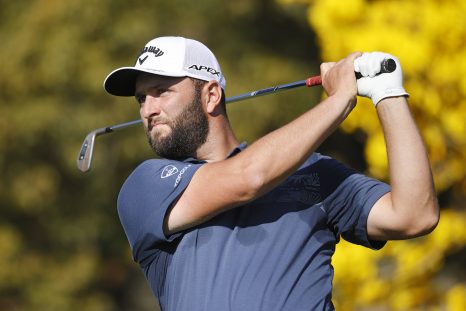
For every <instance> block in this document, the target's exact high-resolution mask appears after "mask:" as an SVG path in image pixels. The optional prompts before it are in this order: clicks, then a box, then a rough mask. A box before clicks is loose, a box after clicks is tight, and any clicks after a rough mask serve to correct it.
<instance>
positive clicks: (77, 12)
mask: <svg viewBox="0 0 466 311" xmlns="http://www.w3.org/2000/svg"><path fill="white" fill-rule="evenodd" d="M0 3H1V10H0V25H1V27H0V39H1V42H2V49H0V68H2V75H1V76H0V89H1V92H0V103H1V104H0V169H1V172H2V175H1V179H0V205H1V213H2V216H1V218H0V251H1V253H2V255H1V256H0V309H1V310H119V309H120V310H123V309H131V310H134V309H141V310H143V309H154V306H155V305H156V303H155V300H154V299H153V298H152V297H151V294H150V291H149V289H148V287H147V285H146V284H144V281H143V280H142V274H141V273H140V271H139V269H138V267H137V266H136V264H134V263H132V262H131V255H130V250H129V247H128V244H127V241H126V238H125V236H124V233H123V230H122V228H121V226H120V223H119V220H118V215H117V213H116V208H115V206H116V204H115V202H116V197H117V194H118V190H119V187H120V185H121V184H122V182H123V181H124V179H125V177H126V176H127V175H128V174H129V173H130V172H131V170H132V169H133V168H134V167H135V166H136V165H137V164H138V163H139V162H141V161H142V160H144V159H147V158H149V157H153V156H154V155H153V154H152V152H151V151H150V150H149V148H148V146H147V144H146V141H145V136H144V135H143V133H142V130H141V129H140V128H133V129H128V130H125V131H122V132H119V133H118V134H113V135H107V136H105V137H101V138H98V139H97V143H96V147H95V157H94V165H93V170H92V171H91V172H90V173H88V174H82V173H80V172H79V171H78V170H77V169H76V156H77V152H78V150H79V148H80V145H81V143H82V140H83V139H84V137H85V135H86V134H87V133H88V132H90V131H91V130H93V129H95V128H100V127H103V126H107V125H112V124H118V123H121V122H125V121H129V120H133V119H137V118H138V117H139V116H138V111H137V108H136V105H135V104H134V103H133V102H134V100H133V99H132V98H114V97H111V96H109V95H107V94H106V93H105V92H104V91H103V89H102V82H103V79H104V78H105V76H106V75H107V74H108V73H109V72H110V71H111V70H113V69H114V68H116V67H119V66H126V65H132V64H133V61H134V59H135V56H136V54H137V53H138V51H139V49H140V48H142V46H143V45H144V44H145V43H146V42H147V41H149V40H150V39H152V38H153V37H156V36H160V35H183V36H188V37H193V38H196V39H198V40H201V41H203V42H205V43H206V44H207V45H208V46H209V47H211V48H212V50H213V51H215V53H216V54H217V56H218V58H219V60H220V61H221V63H222V67H223V70H224V72H225V74H226V77H227V84H228V87H227V93H228V95H236V94H239V93H244V92H247V91H251V90H254V89H259V88H263V87H268V86H271V85H275V84H281V83H287V82H292V81H296V80H301V79H304V78H306V77H307V76H308V75H311V74H314V73H316V69H315V68H316V67H315V64H316V63H315V62H314V61H315V59H314V56H315V52H316V51H315V49H314V47H313V44H312V40H310V38H312V33H311V31H310V30H309V28H308V26H307V25H306V22H305V20H304V16H303V15H302V14H299V13H300V12H299V11H297V10H283V9H280V8H278V7H277V6H276V5H275V4H274V2H271V1H265V0H264V1H248V0H238V1H222V2H219V1H213V0H207V1H202V2H195V1H186V0H181V1H163V0H158V1H151V2H148V1H123V0H112V1H111V0H99V1H97V0H94V1H92V0H87V1H85V0H81V1H58V0H29V1H0ZM319 96H320V91H319V89H318V88H317V89H313V90H305V89H302V90H296V91H290V92H288V93H283V94H279V95H276V96H270V97H263V98H259V99H257V100H254V102H252V101H249V102H244V103H237V104H234V105H232V106H231V107H229V113H230V116H231V119H232V122H233V124H234V127H235V128H236V129H237V133H238V136H239V137H240V138H241V139H245V140H248V141H253V140H254V139H256V138H257V137H258V136H260V135H262V134H264V133H265V132H267V131H269V130H271V129H273V128H276V127H277V126H280V125H281V124H283V123H284V122H286V121H288V120H290V119H291V118H293V117H295V116H296V115H298V114H299V113H300V112H301V111H304V110H305V109H307V108H308V107H310V106H312V104H313V103H315V102H316V100H317V99H318V97H319ZM141 284H142V285H141Z"/></svg>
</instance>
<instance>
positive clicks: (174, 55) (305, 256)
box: [104, 37, 439, 310]
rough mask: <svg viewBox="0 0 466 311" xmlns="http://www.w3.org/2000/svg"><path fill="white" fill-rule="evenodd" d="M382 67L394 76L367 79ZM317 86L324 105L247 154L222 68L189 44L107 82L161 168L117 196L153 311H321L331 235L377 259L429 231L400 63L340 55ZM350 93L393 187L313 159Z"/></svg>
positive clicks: (418, 143) (431, 216) (156, 47)
mask: <svg viewBox="0 0 466 311" xmlns="http://www.w3.org/2000/svg"><path fill="white" fill-rule="evenodd" d="M384 58H393V59H394V60H395V61H396V63H397V68H396V70H395V71H394V72H392V73H385V74H379V75H378V74H377V73H379V71H380V64H381V62H382V60H383V59H384ZM355 69H356V71H358V72H360V73H361V74H362V76H363V78H361V79H359V80H357V81H356V78H355V73H354V71H355ZM321 76H322V81H323V83H322V85H323V87H324V89H325V91H326V93H327V95H328V97H327V98H326V99H325V100H323V101H322V102H321V103H320V104H318V105H316V106H315V107H314V108H312V109H311V110H309V111H307V112H306V113H304V114H303V115H301V116H299V117H298V118H297V119H296V120H294V121H292V122H290V123H289V124H287V125H285V126H283V127H282V128H279V129H277V130H275V131H273V132H271V133H269V134H268V135H266V136H264V137H262V138H260V139H258V140H257V141H256V142H254V143H253V144H251V145H250V146H248V147H246V144H244V143H243V144H240V143H239V141H238V140H237V138H236V137H235V135H234V133H233V131H232V129H231V127H230V123H229V121H228V118H227V113H226V110H225V105H224V98H225V96H224V90H225V85H226V83H225V78H224V76H223V74H222V71H221V69H220V66H219V64H218V62H217V60H216V58H215V56H214V55H213V54H212V52H211V51H210V50H209V49H208V48H207V47H206V46H204V45H203V44H202V43H200V42H197V41H194V40H190V39H185V38H181V37H161V38H156V39H154V40H152V41H150V42H149V43H147V45H146V46H145V47H144V48H143V49H142V51H141V53H140V55H139V56H138V57H137V60H136V65H135V67H124V68H120V69H117V70H115V71H113V72H112V73H111V74H110V75H109V76H108V77H107V78H106V80H105V83H104V87H105V89H106V90H107V91H108V92H109V93H111V94H113V95H117V96H135V97H136V100H137V102H138V103H139V105H140V114H141V118H142V120H143V122H144V126H145V129H146V132H147V137H148V140H149V143H150V145H151V146H152V148H153V149H154V151H155V152H156V153H157V154H158V155H159V156H161V157H162V158H164V159H151V160H148V161H146V162H144V163H142V164H141V165H140V166H139V167H138V168H136V169H135V171H134V172H133V173H132V174H131V175H130V176H129V177H128V179H127V180H126V182H125V183H124V185H123V187H122V189H121V192H120V195H119V197H118V212H119V216H120V220H121V222H122V224H123V227H124V229H125V232H126V235H127V237H128V240H129V243H130V245H131V248H132V254H133V258H134V260H135V261H136V262H138V263H139V265H140V266H141V268H142V270H143V272H144V274H145V276H146V278H147V279H148V281H149V284H150V286H151V288H152V290H153V292H154V294H155V295H156V296H157V298H158V300H159V303H160V305H161V308H162V310H332V309H333V305H332V302H331V286H332V276H333V269H332V267H331V257H332V254H333V252H334V250H335V244H336V243H337V242H338V240H339V238H340V236H343V237H344V238H345V239H347V240H348V241H351V242H353V243H357V244H361V245H364V246H366V247H369V248H373V249H379V248H381V247H382V246H383V245H384V243H385V241H387V240H390V239H407V238H412V237H416V236H420V235H423V234H426V233H428V232H430V231H431V230H433V228H434V227H435V226H436V224H437V222H438V217H439V216H438V215H439V212H438V205H437V202H436V196H435V192H434V187H433V181H432V177H431V171H430V167H429V162H428V158H427V154H426V151H425V148H424V145H423V143H422V139H421V137H420V135H419V132H418V130H417V128H416V126H415V124H414V122H413V119H412V117H411V115H410V112H409V108H408V106H407V101H406V96H407V93H406V92H405V90H404V89H403V86H402V71H401V66H400V64H399V62H398V60H397V59H396V58H394V57H393V56H391V55H388V54H384V53H380V52H375V53H364V54H361V53H352V54H350V55H349V56H347V57H346V58H344V59H342V60H340V61H339V62H337V63H323V64H322V65H321ZM357 94H359V95H361V96H366V97H370V98H371V99H372V100H373V102H374V104H375V105H376V110H377V113H378V116H379V119H380V122H381V124H382V127H383V130H384V133H385V138H386V142H387V152H388V159H389V165H390V180H391V187H389V186H388V185H386V184H384V183H382V182H380V181H377V180H374V179H371V178H368V177H366V176H363V175H362V174H360V173H358V172H356V171H354V170H352V169H350V168H347V167H345V166H344V165H342V164H341V163H339V162H337V161H336V160H333V159H331V158H329V157H326V156H323V155H320V154H317V153H314V151H315V150H316V148H317V147H318V146H319V144H320V143H321V142H322V141H324V139H325V138H326V137H327V136H328V135H330V134H331V133H332V132H333V131H334V130H335V129H336V128H337V127H338V125H339V124H340V123H341V122H342V121H343V120H344V119H345V118H346V117H347V116H348V114H349V113H350V112H351V110H352V109H353V107H354V106H355V104H356V95H357Z"/></svg>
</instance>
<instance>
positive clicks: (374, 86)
mask: <svg viewBox="0 0 466 311" xmlns="http://www.w3.org/2000/svg"><path fill="white" fill-rule="evenodd" d="M388 58H391V59H393V60H394V61H395V63H396V69H395V71H393V72H390V73H382V74H378V73H379V72H380V69H381V64H382V61H383V60H384V59H388ZM354 71H355V72H359V73H361V75H362V77H361V78H359V79H358V80H357V83H358V95H359V96H364V97H367V98H370V99H371V100H372V102H373V103H374V105H376V106H377V104H378V103H379V101H381V100H382V99H384V98H387V97H395V96H409V94H408V93H407V92H406V91H405V90H404V88H403V72H402V70H401V65H400V62H399V60H398V58H396V57H395V56H392V55H390V54H387V53H382V52H371V53H363V54H362V55H361V56H360V57H358V58H356V60H355V61H354Z"/></svg>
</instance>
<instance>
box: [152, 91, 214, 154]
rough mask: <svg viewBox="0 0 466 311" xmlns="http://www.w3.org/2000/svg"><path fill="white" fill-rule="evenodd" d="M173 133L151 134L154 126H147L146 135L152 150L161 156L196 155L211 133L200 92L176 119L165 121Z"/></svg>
mask: <svg viewBox="0 0 466 311" xmlns="http://www.w3.org/2000/svg"><path fill="white" fill-rule="evenodd" d="M165 123H166V124H167V125H168V126H169V127H170V128H171V130H172V131H171V133H170V134H169V135H167V136H165V137H163V136H162V135H161V134H157V133H155V134H153V135H152V134H151V130H152V127H151V126H150V122H149V128H146V135H147V139H148V142H149V145H150V146H151V148H152V150H154V152H155V153H157V154H158V155H159V156H160V157H163V158H167V159H174V160H179V159H185V158H188V157H190V156H193V157H194V156H195V154H196V151H197V149H198V148H199V147H200V146H202V145H203V144H204V143H205V142H206V140H207V135H208V134H209V123H208V121H207V116H206V115H205V113H204V110H203V109H202V103H201V99H200V94H199V92H197V90H196V93H195V95H194V99H193V100H192V102H191V103H190V104H189V105H188V106H187V107H185V108H184V110H183V111H181V113H180V114H178V115H177V116H176V117H175V118H174V119H172V120H168V121H167V122H165Z"/></svg>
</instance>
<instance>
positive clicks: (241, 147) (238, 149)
mask: <svg viewBox="0 0 466 311" xmlns="http://www.w3.org/2000/svg"><path fill="white" fill-rule="evenodd" d="M247 146H248V143H247V142H245V141H243V142H242V143H241V144H239V145H238V146H237V147H235V148H234V149H233V150H232V151H230V153H228V155H227V157H226V158H227V159H228V158H231V157H233V156H235V155H237V154H238V153H240V152H241V151H242V150H244V149H245V148H246V147H247ZM183 162H189V163H207V161H204V160H198V159H195V158H193V157H189V158H186V159H184V160H183Z"/></svg>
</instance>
